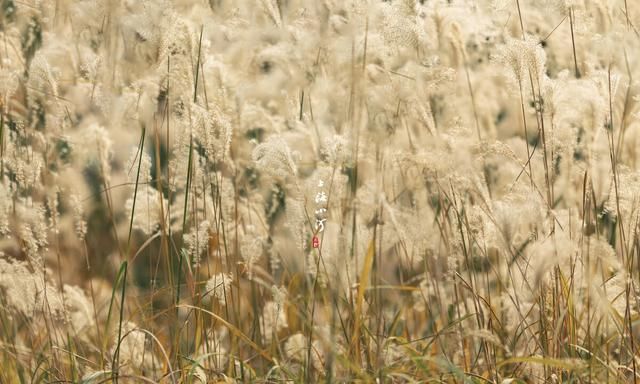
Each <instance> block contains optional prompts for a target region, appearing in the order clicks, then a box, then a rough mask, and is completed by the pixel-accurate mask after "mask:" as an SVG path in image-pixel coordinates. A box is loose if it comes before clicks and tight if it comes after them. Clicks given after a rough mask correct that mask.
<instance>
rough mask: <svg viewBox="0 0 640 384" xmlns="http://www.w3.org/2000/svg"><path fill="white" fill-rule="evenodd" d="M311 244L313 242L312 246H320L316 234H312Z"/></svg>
mask: <svg viewBox="0 0 640 384" xmlns="http://www.w3.org/2000/svg"><path fill="white" fill-rule="evenodd" d="M311 244H313V248H318V247H319V246H320V240H319V239H318V236H313V240H312V241H311Z"/></svg>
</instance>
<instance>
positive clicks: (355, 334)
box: [352, 237, 376, 359]
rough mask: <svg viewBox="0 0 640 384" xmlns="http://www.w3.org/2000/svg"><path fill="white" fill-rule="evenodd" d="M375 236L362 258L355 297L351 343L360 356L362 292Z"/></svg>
mask: <svg viewBox="0 0 640 384" xmlns="http://www.w3.org/2000/svg"><path fill="white" fill-rule="evenodd" d="M375 250H376V249H375V237H374V238H373V239H371V241H370V242H369V249H368V250H367V254H366V256H365V258H364V263H363V265H362V274H361V275H360V284H359V285H358V296H357V297H356V311H355V323H354V329H353V339H352V345H353V348H354V356H355V357H356V358H358V359H359V358H360V326H361V324H360V322H361V318H362V304H363V302H364V293H365V291H366V290H367V286H368V284H369V275H370V274H371V268H372V267H373V257H374V255H375V253H376V252H375Z"/></svg>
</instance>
